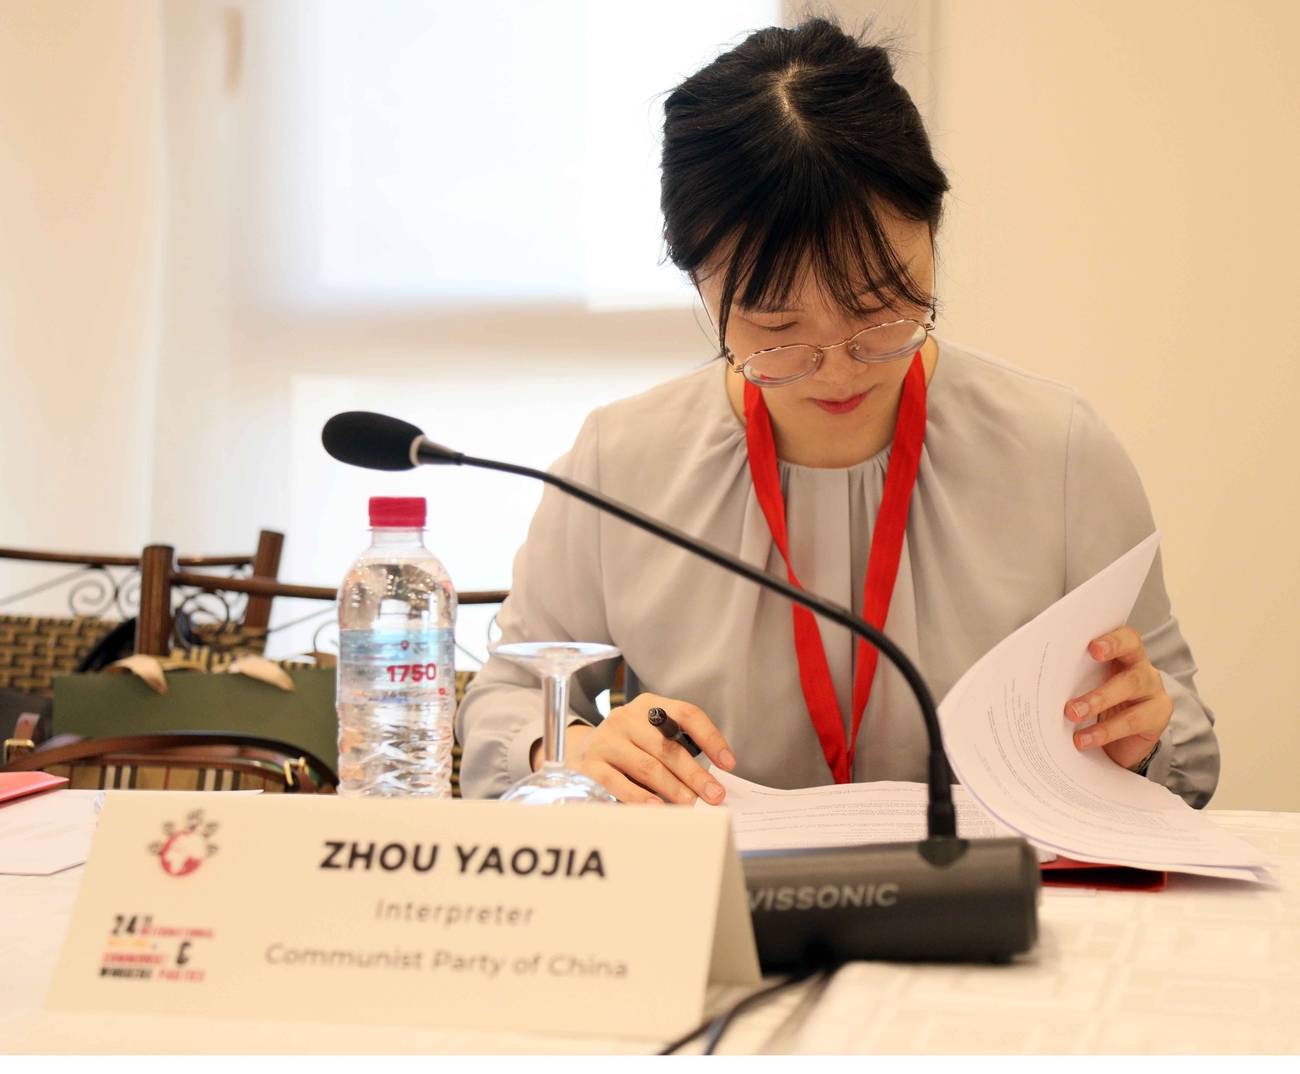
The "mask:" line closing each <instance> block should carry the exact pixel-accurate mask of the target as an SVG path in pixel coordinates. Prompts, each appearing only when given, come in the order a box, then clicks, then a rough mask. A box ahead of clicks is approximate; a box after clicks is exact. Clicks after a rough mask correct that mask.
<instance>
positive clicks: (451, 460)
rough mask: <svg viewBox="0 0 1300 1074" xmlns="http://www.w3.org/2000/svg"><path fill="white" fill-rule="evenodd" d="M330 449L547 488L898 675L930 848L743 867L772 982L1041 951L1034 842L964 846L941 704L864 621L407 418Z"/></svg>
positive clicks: (364, 418) (351, 457)
mask: <svg viewBox="0 0 1300 1074" xmlns="http://www.w3.org/2000/svg"><path fill="white" fill-rule="evenodd" d="M321 442H322V443H323V444H324V446H325V450H326V451H327V452H329V454H330V455H332V456H333V457H334V458H335V459H337V460H338V461H339V462H344V463H347V464H349V465H351V466H360V467H364V468H366V469H371V470H390V471H391V470H411V469H414V468H415V467H416V466H420V465H433V466H473V467H475V468H478V469H482V470H496V471H498V472H500V473H507V474H518V475H520V476H521V477H531V478H534V479H535V480H538V481H542V482H545V483H546V484H548V485H551V486H552V487H554V488H558V489H560V490H562V491H563V492H565V493H567V494H568V495H570V496H573V497H574V498H576V499H578V500H581V501H582V502H584V503H587V504H590V505H591V506H593V507H595V508H597V509H599V510H601V511H604V512H606V513H608V514H611V515H614V516H615V517H616V518H621V519H623V521H625V522H628V523H630V524H631V525H633V526H637V527H639V528H640V529H643V530H646V531H647V532H649V533H653V534H655V535H656V536H657V537H660V538H662V539H663V540H665V541H668V542H669V543H671V544H675V545H677V547H679V548H683V549H685V550H686V551H688V552H691V553H693V554H695V555H697V556H700V557H702V558H704V559H707V560H708V561H709V562H711V563H715V564H717V565H718V566H719V567H722V568H723V569H724V570H728V571H731V572H732V573H733V574H738V575H740V576H741V577H744V578H748V579H749V580H750V581H752V582H754V583H756V584H757V585H760V586H763V587H765V588H767V589H770V590H772V591H773V592H776V593H780V594H781V595H782V596H784V597H786V598H788V599H789V600H792V601H794V602H795V603H796V604H801V605H803V607H805V608H808V609H809V610H810V611H813V612H815V613H816V614H818V615H820V616H823V617H825V618H826V619H829V620H830V621H831V622H833V623H838V624H839V625H840V626H843V627H846V628H847V629H848V630H850V631H852V632H853V633H854V634H856V635H858V636H859V637H862V638H864V639H866V640H867V641H868V642H869V643H870V644H872V645H874V646H875V647H876V649H878V650H879V651H880V653H881V654H882V655H884V656H885V658H886V659H888V660H889V662H890V663H891V664H893V665H894V666H895V667H896V668H897V669H898V670H899V672H900V673H901V674H902V676H903V678H904V679H905V680H906V682H907V684H908V686H909V688H910V689H911V691H912V694H913V696H915V698H916V701H917V704H918V705H919V706H920V709H921V715H922V717H923V718H924V720H925V729H926V733H927V736H928V738H929V751H930V752H929V766H928V775H929V781H928V785H929V805H928V807H927V810H926V831H927V838H926V839H925V840H924V841H923V842H921V843H890V844H881V845H876V846H864V847H835V848H823V849H815V850H806V851H780V852H777V851H762V852H755V853H746V854H744V855H742V857H743V858H744V862H745V876H746V883H747V886H748V887H749V901H750V912H751V914H752V916H753V919H754V931H755V936H756V939H757V941H758V948H759V956H760V960H761V961H762V963H763V966H764V968H765V969H775V968H781V967H786V966H791V965H799V964H804V963H806V962H808V961H809V960H810V959H813V960H816V959H823V960H824V959H830V960H835V961H843V960H846V959H851V958H925V959H935V958H937V959H968V958H993V959H1005V958H1008V957H1010V956H1011V955H1012V954H1015V953H1018V952H1021V951H1026V950H1028V949H1029V948H1030V947H1032V946H1033V944H1034V942H1035V940H1036V938H1037V895H1038V886H1039V872H1038V863H1037V859H1036V856H1035V855H1034V853H1033V851H1032V850H1031V849H1030V847H1029V845H1028V844H1027V843H1026V842H1025V841H1024V840H1023V839H986V840H974V841H968V840H965V839H958V838H957V837H956V836H957V818H956V813H955V812H954V809H953V802H952V786H951V775H950V771H949V768H948V759H947V755H946V754H945V753H944V749H943V734H942V731H941V730H940V727H939V715H938V712H937V710H936V708H935V704H934V698H933V697H932V696H931V694H930V690H929V687H927V686H926V684H925V680H924V679H923V678H922V677H921V673H920V672H919V671H918V670H917V668H916V666H915V665H914V664H913V663H912V661H911V660H910V659H909V658H908V656H907V654H906V653H904V652H903V651H902V650H901V649H900V648H899V647H898V646H897V645H895V644H894V642H893V641H891V640H890V639H889V638H888V637H887V636H886V635H885V634H883V633H882V632H881V631H879V630H877V629H876V628H875V627H874V626H872V625H871V624H870V623H868V622H867V621H866V620H865V619H862V618H861V617H860V616H857V615H854V614H853V613H852V612H851V611H849V610H848V609H847V608H843V607H841V606H840V605H838V604H835V603H832V602H831V601H828V600H824V599H822V598H821V597H818V596H816V595H815V594H812V593H808V592H806V591H805V590H802V589H799V588H798V587H796V586H794V585H792V584H791V583H790V582H788V581H786V580H785V579H783V578H779V577H777V576H776V575H774V574H769V573H768V572H767V571H765V570H760V569H759V568H757V567H754V566H751V565H750V564H748V563H745V562H744V561H743V560H741V559H738V558H737V557H735V556H733V555H731V554H730V553H728V552H724V551H722V550H721V549H720V548H715V547H714V546H712V545H710V544H707V543H705V542H704V541H700V540H697V539H696V538H694V537H692V536H690V535H689V534H687V533H684V532H682V531H681V530H679V529H676V528H675V527H673V526H669V525H667V524H666V523H663V522H660V521H658V520H657V519H654V518H651V517H650V516H649V515H646V514H643V513H642V512H640V511H638V510H636V509H635V508H633V507H629V506H628V505H627V504H624V503H620V502H619V501H617V500H614V499H611V498H610V497H608V496H606V495H604V494H603V493H601V492H597V491H596V490H595V489H593V488H590V487H589V486H587V485H583V484H581V483H580V482H577V481H571V480H569V479H568V478H566V477H561V476H559V475H558V474H553V473H548V472H547V471H545V470H537V469H534V468H532V467H530V466H520V465H517V464H515V463H508V462H501V461H498V460H496V459H481V458H476V457H474V456H471V455H466V454H464V453H463V452H459V451H454V450H453V449H451V448H447V447H443V446H442V445H441V444H436V443H434V442H433V441H431V440H429V439H428V438H427V437H425V435H424V433H423V432H422V431H421V430H420V429H419V428H418V427H416V426H415V425H412V424H410V423H409V422H405V421H402V420H400V419H399V418H393V417H389V416H387V415H384V414H375V413H371V412H369V411H363V410H353V411H348V412H346V413H343V414H336V415H334V417H332V418H330V420H329V421H328V422H326V423H325V427H324V429H323V430H322V432H321ZM832 896H834V897H833V898H832Z"/></svg>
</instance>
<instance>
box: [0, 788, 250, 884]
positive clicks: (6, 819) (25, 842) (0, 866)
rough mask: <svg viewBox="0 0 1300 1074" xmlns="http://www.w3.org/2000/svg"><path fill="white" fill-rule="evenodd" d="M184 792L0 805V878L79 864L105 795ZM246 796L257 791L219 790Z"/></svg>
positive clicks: (59, 796)
mask: <svg viewBox="0 0 1300 1074" xmlns="http://www.w3.org/2000/svg"><path fill="white" fill-rule="evenodd" d="M189 793H192V792H189V791H83V790H76V791H72V790H59V791H50V792H47V793H45V794H40V795H37V796H36V797H34V798H20V799H18V800H16V801H12V802H5V803H4V804H3V805H0V875H10V876H50V875H51V874H53V873H61V872H62V871H63V870H64V869H71V868H73V867H74V866H77V865H84V864H85V863H86V859H87V858H89V856H90V842H91V839H92V838H93V837H94V834H95V825H96V824H97V822H98V820H99V811H100V807H101V806H102V805H103V802H104V796H105V795H119V794H126V795H139V794H148V795H163V796H165V797H167V798H173V797H175V796H176V795H178V794H189ZM221 793H222V794H235V795H240V796H247V795H250V794H261V793H262V792H261V791H260V790H251V791H222V792H221Z"/></svg>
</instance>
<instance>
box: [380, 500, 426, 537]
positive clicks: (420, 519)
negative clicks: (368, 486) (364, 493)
mask: <svg viewBox="0 0 1300 1074" xmlns="http://www.w3.org/2000/svg"><path fill="white" fill-rule="evenodd" d="M428 514H429V507H428V504H427V503H425V500H424V497H423V496H371V497H370V525H371V526H372V527H373V526H380V527H385V528H388V529H410V530H422V529H424V522H425V519H426V518H427V517H428Z"/></svg>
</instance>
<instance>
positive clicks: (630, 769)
mask: <svg viewBox="0 0 1300 1074" xmlns="http://www.w3.org/2000/svg"><path fill="white" fill-rule="evenodd" d="M660 737H661V738H662V736H660ZM678 749H681V747H680V746H679V747H678ZM682 752H683V753H685V752H686V751H685V750H682ZM687 756H689V754H688V755H687ZM597 760H599V761H603V762H605V763H606V764H608V765H610V766H611V767H612V768H615V769H617V770H618V771H619V772H622V773H623V775H625V776H626V777H627V778H628V779H630V780H632V781H634V782H636V783H639V784H640V785H641V786H642V787H644V788H646V790H648V791H651V792H653V793H654V794H657V795H658V796H659V797H660V798H662V799H663V800H664V801H665V802H673V803H675V804H676V805H693V804H694V803H695V792H694V791H693V790H691V788H690V787H689V786H687V785H686V784H685V783H683V782H682V781H681V780H680V779H678V778H677V776H676V775H675V774H674V773H673V772H672V770H671V769H669V768H668V766H667V765H665V764H664V763H663V761H661V760H659V758H658V757H654V756H652V755H651V754H649V753H647V752H646V751H645V750H644V749H643V748H642V747H641V746H640V745H638V744H637V743H636V742H630V741H628V740H627V739H623V738H619V739H614V740H612V741H610V742H608V743H605V744H603V745H602V748H601V750H600V753H599V756H598V758H597ZM691 763H692V764H694V762H693V761H692V762H691ZM695 767H696V768H699V765H696V766H695Z"/></svg>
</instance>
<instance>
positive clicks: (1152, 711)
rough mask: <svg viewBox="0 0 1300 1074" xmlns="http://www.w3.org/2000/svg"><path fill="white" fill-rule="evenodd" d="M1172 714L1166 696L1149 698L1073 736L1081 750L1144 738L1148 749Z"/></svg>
mask: <svg viewBox="0 0 1300 1074" xmlns="http://www.w3.org/2000/svg"><path fill="white" fill-rule="evenodd" d="M1172 712H1173V702H1172V701H1170V700H1169V696H1168V695H1167V694H1162V695H1161V696H1160V697H1153V698H1149V699H1148V700H1146V701H1142V702H1140V703H1139V704H1136V705H1130V706H1129V707H1128V708H1125V709H1121V710H1120V711H1118V712H1113V713H1111V714H1109V715H1107V716H1106V717H1105V718H1104V719H1102V720H1101V721H1100V722H1098V723H1095V724H1093V726H1091V727H1084V728H1081V729H1080V730H1078V731H1076V732H1075V733H1074V744H1075V745H1076V746H1077V747H1078V748H1079V749H1081V750H1087V749H1092V748H1093V747H1094V746H1106V745H1109V744H1110V743H1112V742H1118V741H1120V740H1121V739H1124V738H1131V737H1133V736H1134V735H1141V736H1142V737H1143V738H1144V739H1145V740H1146V743H1147V746H1148V748H1150V746H1152V745H1154V744H1155V741H1156V739H1158V738H1159V737H1160V735H1161V734H1162V733H1163V732H1164V729H1165V727H1166V726H1168V724H1169V717H1170V715H1171V713H1172Z"/></svg>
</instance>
